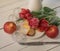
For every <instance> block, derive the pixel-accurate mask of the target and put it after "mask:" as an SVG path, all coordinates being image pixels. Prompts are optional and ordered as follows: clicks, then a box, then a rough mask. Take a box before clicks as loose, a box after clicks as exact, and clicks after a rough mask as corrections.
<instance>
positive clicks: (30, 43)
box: [19, 42, 60, 45]
mask: <svg viewBox="0 0 60 51" xmlns="http://www.w3.org/2000/svg"><path fill="white" fill-rule="evenodd" d="M19 44H21V45H46V44H60V42H28V43H19Z"/></svg>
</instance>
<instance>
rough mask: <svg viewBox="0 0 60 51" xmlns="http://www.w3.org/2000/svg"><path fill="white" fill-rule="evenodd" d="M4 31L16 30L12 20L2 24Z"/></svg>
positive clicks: (11, 31)
mask: <svg viewBox="0 0 60 51" xmlns="http://www.w3.org/2000/svg"><path fill="white" fill-rule="evenodd" d="M4 31H5V32H6V33H9V34H12V33H13V32H14V31H16V24H15V23H14V22H6V23H5V24H4Z"/></svg>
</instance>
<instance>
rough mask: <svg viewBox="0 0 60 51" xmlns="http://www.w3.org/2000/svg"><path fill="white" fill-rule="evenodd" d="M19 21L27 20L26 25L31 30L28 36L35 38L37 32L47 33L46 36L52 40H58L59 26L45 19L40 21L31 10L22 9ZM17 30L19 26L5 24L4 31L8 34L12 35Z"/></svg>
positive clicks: (11, 23)
mask: <svg viewBox="0 0 60 51" xmlns="http://www.w3.org/2000/svg"><path fill="white" fill-rule="evenodd" d="M19 19H22V20H27V21H26V22H25V23H26V25H28V26H27V27H28V28H30V30H29V32H28V33H27V36H34V35H35V30H38V31H40V32H45V34H46V35H47V36H48V37H50V38H56V37H57V35H58V34H59V29H58V26H56V25H53V24H49V21H48V20H46V19H45V18H43V17H42V18H41V19H38V18H37V17H36V16H34V15H33V14H32V13H31V12H30V10H29V9H24V8H22V9H21V12H20V13H19ZM29 26H30V27H29ZM25 27H26V26H25ZM16 29H17V26H16V24H15V23H14V22H6V23H5V24H4V31H5V32H6V33H9V34H12V33H14V32H15V31H16Z"/></svg>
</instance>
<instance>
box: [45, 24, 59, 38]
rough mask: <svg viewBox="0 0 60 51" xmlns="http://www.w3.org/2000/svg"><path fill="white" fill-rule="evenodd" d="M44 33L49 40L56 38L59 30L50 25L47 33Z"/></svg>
mask: <svg viewBox="0 0 60 51" xmlns="http://www.w3.org/2000/svg"><path fill="white" fill-rule="evenodd" d="M45 33H46V35H47V36H48V37H50V38H56V37H57V35H58V33H59V30H58V27H57V26H55V25H51V26H49V28H48V29H47V31H46V32H45Z"/></svg>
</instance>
